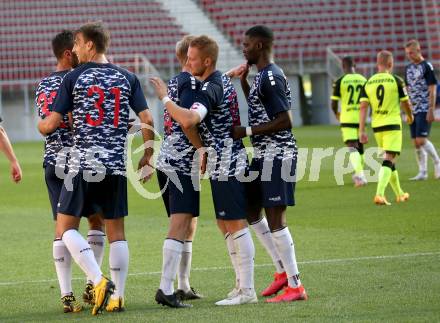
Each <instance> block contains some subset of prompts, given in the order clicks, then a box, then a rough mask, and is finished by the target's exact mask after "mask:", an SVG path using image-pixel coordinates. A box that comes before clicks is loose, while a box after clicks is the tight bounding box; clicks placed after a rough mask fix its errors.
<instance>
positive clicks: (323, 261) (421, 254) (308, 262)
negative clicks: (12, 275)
mask: <svg viewBox="0 0 440 323" xmlns="http://www.w3.org/2000/svg"><path fill="white" fill-rule="evenodd" d="M429 256H440V251H438V252H419V253H407V254H400V255H384V256H369V257H355V258H336V259H318V260H306V261H300V262H298V264H299V265H313V264H334V263H343V262H357V261H366V260H387V259H402V258H414V257H429ZM270 266H273V264H272V263H270V264H255V267H270ZM231 268H232V267H231V266H224V267H201V268H191V271H215V270H226V269H231ZM160 274H161V272H160V271H147V272H139V273H131V274H128V276H151V275H160ZM83 279H84V277H75V278H73V279H72V280H83ZM56 281H57V279H56V278H53V279H41V280H24V281H9V282H0V286H14V285H22V284H39V283H50V282H56Z"/></svg>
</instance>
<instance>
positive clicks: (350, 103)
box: [331, 73, 367, 127]
mask: <svg viewBox="0 0 440 323" xmlns="http://www.w3.org/2000/svg"><path fill="white" fill-rule="evenodd" d="M366 81H367V79H366V78H365V77H363V76H362V75H361V74H357V73H353V74H345V75H344V76H342V77H341V78H339V79H338V80H337V81H336V82H335V83H333V94H332V96H331V99H332V100H334V101H339V100H340V101H341V113H340V116H339V121H340V122H341V127H344V125H346V126H355V125H359V102H360V101H359V99H360V95H361V91H362V88H363V86H364V84H365V82H366Z"/></svg>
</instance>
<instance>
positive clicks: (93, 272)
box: [63, 229, 102, 285]
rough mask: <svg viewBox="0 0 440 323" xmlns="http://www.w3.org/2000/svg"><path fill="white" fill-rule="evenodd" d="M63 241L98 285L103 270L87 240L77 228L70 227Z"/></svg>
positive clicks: (88, 275) (83, 269) (79, 264)
mask: <svg viewBox="0 0 440 323" xmlns="http://www.w3.org/2000/svg"><path fill="white" fill-rule="evenodd" d="M63 242H64V244H65V245H66V247H67V249H68V250H69V252H70V254H71V255H72V258H73V259H74V260H75V262H76V263H77V264H78V266H79V267H80V268H81V269H82V271H83V272H84V273H85V274H86V275H87V277H90V278H91V279H92V282H93V284H94V285H98V284H99V282H100V281H101V279H102V272H101V269H100V268H99V266H98V264H97V263H96V260H95V255H94V254H93V251H92V248H90V246H89V244H88V243H87V241H86V240H85V239H84V238H83V237H82V235H81V234H79V232H78V231H77V230H74V229H70V230H67V231H66V232H64V234H63Z"/></svg>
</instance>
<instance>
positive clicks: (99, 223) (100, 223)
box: [87, 214, 104, 231]
mask: <svg viewBox="0 0 440 323" xmlns="http://www.w3.org/2000/svg"><path fill="white" fill-rule="evenodd" d="M87 220H88V222H89V229H90V230H98V231H104V220H103V218H102V217H101V215H100V214H93V215H91V216H89V217H88V218H87Z"/></svg>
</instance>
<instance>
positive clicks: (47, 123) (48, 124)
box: [38, 111, 63, 136]
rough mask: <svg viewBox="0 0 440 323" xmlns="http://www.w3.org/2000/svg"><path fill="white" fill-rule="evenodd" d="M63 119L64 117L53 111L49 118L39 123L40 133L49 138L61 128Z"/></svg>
mask: <svg viewBox="0 0 440 323" xmlns="http://www.w3.org/2000/svg"><path fill="white" fill-rule="evenodd" d="M62 119H63V116H62V115H61V114H60V113H58V112H56V111H52V113H51V114H50V115H49V116H48V117H46V118H44V120H40V121H39V122H38V131H40V133H41V134H42V135H43V136H47V135H48V134H50V133H52V132H54V131H55V130H56V129H57V128H58V127H59V126H60V124H61V121H62Z"/></svg>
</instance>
